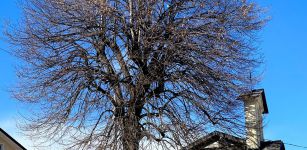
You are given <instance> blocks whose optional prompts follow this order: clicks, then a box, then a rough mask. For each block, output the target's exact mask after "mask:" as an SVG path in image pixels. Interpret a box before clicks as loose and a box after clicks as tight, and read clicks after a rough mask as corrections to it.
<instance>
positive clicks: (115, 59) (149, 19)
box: [6, 0, 265, 150]
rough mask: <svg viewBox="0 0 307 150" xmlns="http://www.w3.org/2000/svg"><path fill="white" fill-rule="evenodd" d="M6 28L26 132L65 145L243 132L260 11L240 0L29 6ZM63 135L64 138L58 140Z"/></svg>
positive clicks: (40, 0)
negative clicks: (26, 114)
mask: <svg viewBox="0 0 307 150" xmlns="http://www.w3.org/2000/svg"><path fill="white" fill-rule="evenodd" d="M21 6H22V8H23V19H22V21H21V23H20V25H19V26H18V27H12V28H9V29H8V30H7V32H6V33H7V37H8V39H9V41H10V43H11V44H12V49H13V53H14V54H15V55H16V56H17V57H19V58H21V59H22V60H24V61H25V63H24V64H23V65H22V67H21V68H20V70H19V73H18V75H19V79H20V82H19V84H18V86H17V88H16V89H15V92H14V96H15V97H16V98H17V99H19V100H21V101H23V102H26V103H30V104H35V106H40V109H39V110H36V111H35V112H36V113H34V114H33V116H31V117H30V118H27V119H29V120H28V122H27V124H26V126H25V128H24V129H26V130H27V131H30V132H29V133H32V134H34V135H36V136H37V137H41V136H46V137H48V139H53V140H55V141H57V142H59V143H62V144H65V146H66V147H67V148H68V149H124V150H137V149H146V148H147V149H152V147H151V148H149V147H146V146H148V145H152V144H154V145H160V146H161V147H164V148H167V149H168V148H171V147H173V148H175V149H176V148H178V147H181V146H184V145H186V144H187V143H189V142H191V141H192V140H195V137H197V136H198V135H201V134H202V133H205V132H208V131H210V130H212V129H213V128H218V129H225V130H228V131H229V132H237V131H238V130H239V129H242V127H243V125H242V122H241V116H242V113H240V107H241V101H239V100H236V97H237V96H238V95H239V94H240V93H242V92H243V91H246V90H247V89H248V88H249V87H250V86H252V85H254V84H255V82H251V81H254V79H251V78H250V73H251V72H253V71H255V68H256V67H257V65H259V57H258V54H257V51H256V49H255V47H254V44H255V43H254V40H255V32H256V31H258V30H260V29H261V28H262V26H263V24H264V22H265V19H263V17H262V13H261V12H262V11H261V9H259V8H258V7H256V5H255V4H253V3H251V2H247V1H245V0H28V1H26V2H23V3H22V5H21ZM66 137H69V139H67V140H61V139H63V138H66Z"/></svg>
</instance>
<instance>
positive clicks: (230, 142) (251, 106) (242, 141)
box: [184, 89, 285, 150]
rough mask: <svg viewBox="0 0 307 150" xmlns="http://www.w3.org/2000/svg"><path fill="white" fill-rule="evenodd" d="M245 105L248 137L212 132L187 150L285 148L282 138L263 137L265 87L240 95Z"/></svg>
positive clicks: (275, 149)
mask: <svg viewBox="0 0 307 150" xmlns="http://www.w3.org/2000/svg"><path fill="white" fill-rule="evenodd" d="M239 99H241V100H243V102H244V107H245V110H244V112H245V125H246V137H245V138H239V137H236V136H233V135H229V134H225V133H222V132H218V131H215V132H212V133H210V134H208V135H206V136H204V137H202V138H201V139H198V140H196V141H195V142H193V143H191V144H189V145H188V146H187V147H185V148H184V149H185V150H285V146H284V143H283V142H282V141H281V140H277V141H268V140H265V139H264V138H263V125H262V122H263V119H262V117H263V116H262V115H263V114H268V113H269V111H268V107H267V103H266V98H265V93H264V90H263V89H258V90H252V91H251V92H249V93H246V94H243V95H241V96H240V97H239Z"/></svg>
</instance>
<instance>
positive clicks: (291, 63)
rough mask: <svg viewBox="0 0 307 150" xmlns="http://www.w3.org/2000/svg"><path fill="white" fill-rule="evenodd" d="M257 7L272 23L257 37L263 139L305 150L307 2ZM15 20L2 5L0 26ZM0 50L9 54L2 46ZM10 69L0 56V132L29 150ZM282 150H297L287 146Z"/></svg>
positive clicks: (271, 1)
mask: <svg viewBox="0 0 307 150" xmlns="http://www.w3.org/2000/svg"><path fill="white" fill-rule="evenodd" d="M259 2H260V3H261V5H262V6H266V7H267V8H268V15H269V16H271V17H272V20H271V21H270V22H269V23H268V25H267V26H266V27H265V29H264V30H263V31H262V32H261V33H260V36H259V37H260V40H261V42H260V50H261V52H262V53H263V54H264V57H265V64H264V74H263V80H262V82H261V83H260V85H258V87H259V88H264V89H265V92H266V96H267V102H268V107H269V114H268V115H267V117H266V120H265V122H266V126H265V133H264V134H265V138H266V139H270V140H279V139H280V140H283V141H284V142H285V143H290V144H296V145H303V146H307V37H306V36H307V1H306V0H262V1H259ZM19 16H20V11H19V10H18V7H17V5H16V3H15V2H14V1H13V0H5V1H4V0H3V1H0V19H1V24H3V22H5V19H10V20H12V21H17V20H18V18H19ZM0 26H1V28H2V27H3V25H0ZM1 36H2V35H1ZM0 48H2V49H8V47H7V44H5V42H3V41H0ZM14 65H17V62H16V59H14V58H13V57H12V56H10V55H8V54H6V53H5V52H3V51H1V50H0V68H1V72H0V127H1V128H4V129H5V130H7V131H8V132H9V133H10V134H12V135H13V136H14V137H16V138H17V139H18V140H19V138H20V139H21V140H19V141H20V142H21V143H22V144H24V145H25V146H26V147H28V148H29V149H32V148H31V147H29V145H30V144H29V143H28V142H27V140H26V139H23V138H22V135H21V134H18V130H17V129H16V127H15V122H16V120H18V115H17V112H18V110H19V109H20V108H21V107H23V106H21V105H20V104H18V103H16V102H15V101H14V100H12V99H11V97H10V95H9V93H8V91H7V88H8V87H11V86H12V84H14V83H15V82H16V77H15V71H14ZM286 148H287V150H300V149H301V148H298V147H293V146H290V145H286Z"/></svg>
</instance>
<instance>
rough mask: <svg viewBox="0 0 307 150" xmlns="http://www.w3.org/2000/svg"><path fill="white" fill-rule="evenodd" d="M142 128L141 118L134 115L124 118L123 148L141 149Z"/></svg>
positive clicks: (127, 149) (126, 149) (130, 149)
mask: <svg viewBox="0 0 307 150" xmlns="http://www.w3.org/2000/svg"><path fill="white" fill-rule="evenodd" d="M140 130H141V128H140V126H139V119H138V118H137V117H135V116H134V115H131V116H127V117H125V118H124V119H123V136H122V142H123V150H139V142H140V140H141V138H142V137H141V134H140V133H141V132H140Z"/></svg>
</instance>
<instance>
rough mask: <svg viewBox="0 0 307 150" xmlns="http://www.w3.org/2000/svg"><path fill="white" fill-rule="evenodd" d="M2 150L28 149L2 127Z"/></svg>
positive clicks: (0, 144) (0, 143) (0, 135)
mask: <svg viewBox="0 0 307 150" xmlns="http://www.w3.org/2000/svg"><path fill="white" fill-rule="evenodd" d="M0 150H27V149H26V148H24V147H23V146H22V145H21V144H20V143H18V142H17V141H16V140H15V139H14V138H12V137H11V136H10V135H9V134H8V133H6V132H5V131H4V130H3V129H1V128H0Z"/></svg>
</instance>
